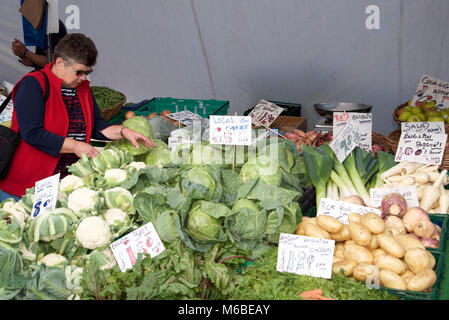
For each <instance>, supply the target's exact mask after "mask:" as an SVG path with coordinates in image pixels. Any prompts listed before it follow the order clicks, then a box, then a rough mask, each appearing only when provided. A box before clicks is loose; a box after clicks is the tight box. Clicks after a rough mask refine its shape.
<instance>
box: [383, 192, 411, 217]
mask: <svg viewBox="0 0 449 320" xmlns="http://www.w3.org/2000/svg"><path fill="white" fill-rule="evenodd" d="M381 208H382V209H381V210H382V218H385V217H387V216H389V215H393V216H397V217H399V218H401V217H402V216H404V214H405V212H406V211H407V201H406V200H405V199H404V197H403V196H402V195H401V194H400V193H396V192H393V193H390V194H387V195H386V196H385V197H383V198H382V202H381Z"/></svg>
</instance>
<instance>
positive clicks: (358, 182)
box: [343, 147, 374, 206]
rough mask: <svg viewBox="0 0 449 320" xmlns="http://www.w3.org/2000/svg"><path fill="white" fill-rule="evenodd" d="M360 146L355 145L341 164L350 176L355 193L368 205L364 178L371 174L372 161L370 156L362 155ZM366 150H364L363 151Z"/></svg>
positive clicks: (369, 199) (368, 199)
mask: <svg viewBox="0 0 449 320" xmlns="http://www.w3.org/2000/svg"><path fill="white" fill-rule="evenodd" d="M361 150H362V149H361V148H359V147H356V148H355V149H354V151H353V152H351V153H350V154H349V155H348V156H347V157H346V159H345V161H343V166H344V167H345V169H346V171H347V172H348V174H349V177H350V178H351V181H352V184H353V185H354V187H355V189H356V190H357V194H358V195H359V196H360V197H361V198H362V199H363V201H364V202H365V205H368V206H369V205H370V203H371V198H370V195H369V193H368V191H367V190H366V188H365V183H366V181H365V180H366V179H367V178H369V177H370V176H371V175H372V172H371V171H372V168H373V166H374V165H373V164H372V163H373V161H372V158H371V157H365V156H363V153H362V151H364V150H362V151H361ZM365 152H366V151H365Z"/></svg>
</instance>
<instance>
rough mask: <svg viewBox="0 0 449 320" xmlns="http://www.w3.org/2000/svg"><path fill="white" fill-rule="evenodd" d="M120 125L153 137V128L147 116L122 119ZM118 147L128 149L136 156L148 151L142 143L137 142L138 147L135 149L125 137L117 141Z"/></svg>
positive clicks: (150, 137)
mask: <svg viewBox="0 0 449 320" xmlns="http://www.w3.org/2000/svg"><path fill="white" fill-rule="evenodd" d="M122 125H123V126H124V127H125V128H130V129H133V130H134V131H137V132H140V133H141V134H143V135H144V136H145V137H147V138H149V139H153V136H154V134H153V129H152V128H151V125H150V123H149V122H148V119H147V118H144V117H141V116H136V117H132V118H129V119H127V120H125V121H123V123H122ZM118 146H119V148H120V149H123V150H126V151H128V152H129V153H130V154H131V155H133V156H138V155H141V154H144V153H146V152H148V148H147V147H145V146H144V145H143V144H142V143H139V148H138V149H137V148H136V147H134V145H133V144H132V143H131V142H130V141H129V140H127V139H121V140H120V141H119V143H118Z"/></svg>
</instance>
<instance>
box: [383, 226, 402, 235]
mask: <svg viewBox="0 0 449 320" xmlns="http://www.w3.org/2000/svg"><path fill="white" fill-rule="evenodd" d="M383 233H385V234H388V235H390V236H397V235H398V234H401V232H400V231H399V230H398V229H396V228H394V227H386V228H385V231H384V232H383Z"/></svg>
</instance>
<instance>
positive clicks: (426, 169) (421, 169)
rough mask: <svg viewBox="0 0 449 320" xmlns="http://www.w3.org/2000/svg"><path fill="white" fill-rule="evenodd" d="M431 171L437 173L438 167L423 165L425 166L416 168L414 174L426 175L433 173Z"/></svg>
mask: <svg viewBox="0 0 449 320" xmlns="http://www.w3.org/2000/svg"><path fill="white" fill-rule="evenodd" d="M433 171H436V172H438V166H429V165H425V166H423V167H421V168H418V169H417V170H416V172H426V173H429V172H433Z"/></svg>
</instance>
